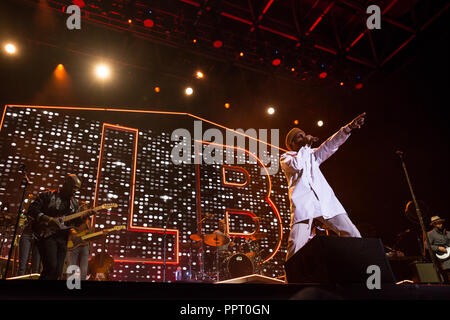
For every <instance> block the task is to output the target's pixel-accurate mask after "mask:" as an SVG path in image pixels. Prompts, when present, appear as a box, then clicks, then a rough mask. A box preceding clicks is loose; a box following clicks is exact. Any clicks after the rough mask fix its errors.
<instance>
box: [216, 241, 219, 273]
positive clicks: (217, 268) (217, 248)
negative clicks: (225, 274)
mask: <svg viewBox="0 0 450 320" xmlns="http://www.w3.org/2000/svg"><path fill="white" fill-rule="evenodd" d="M219 273H220V270H219V247H216V275H217V281H220V279H219Z"/></svg>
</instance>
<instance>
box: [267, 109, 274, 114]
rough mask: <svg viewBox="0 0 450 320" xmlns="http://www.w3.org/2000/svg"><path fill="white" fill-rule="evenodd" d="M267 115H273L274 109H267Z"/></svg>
mask: <svg viewBox="0 0 450 320" xmlns="http://www.w3.org/2000/svg"><path fill="white" fill-rule="evenodd" d="M267 113H268V114H270V115H272V114H274V113H275V108H273V107H270V108H268V109H267Z"/></svg>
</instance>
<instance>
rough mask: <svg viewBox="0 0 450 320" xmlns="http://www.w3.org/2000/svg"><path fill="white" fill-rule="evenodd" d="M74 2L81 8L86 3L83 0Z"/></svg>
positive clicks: (74, 0)
mask: <svg viewBox="0 0 450 320" xmlns="http://www.w3.org/2000/svg"><path fill="white" fill-rule="evenodd" d="M73 4H74V5H76V6H78V7H80V8H83V7H84V6H85V5H86V4H85V3H84V1H83V0H73Z"/></svg>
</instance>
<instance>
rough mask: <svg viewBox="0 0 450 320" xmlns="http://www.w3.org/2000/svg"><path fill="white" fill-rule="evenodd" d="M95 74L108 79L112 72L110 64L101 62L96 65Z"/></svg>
mask: <svg viewBox="0 0 450 320" xmlns="http://www.w3.org/2000/svg"><path fill="white" fill-rule="evenodd" d="M95 74H96V75H97V77H99V78H100V79H106V78H108V77H109V75H110V74H111V71H110V69H109V67H108V66H106V65H104V64H99V65H98V66H97V67H95Z"/></svg>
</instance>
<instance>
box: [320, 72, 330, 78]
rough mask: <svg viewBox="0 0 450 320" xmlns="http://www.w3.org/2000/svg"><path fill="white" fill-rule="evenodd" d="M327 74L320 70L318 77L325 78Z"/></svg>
mask: <svg viewBox="0 0 450 320" xmlns="http://www.w3.org/2000/svg"><path fill="white" fill-rule="evenodd" d="M327 75H328V74H327V73H326V72H322V73H320V74H319V78H320V79H325V78H326V77H327Z"/></svg>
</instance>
